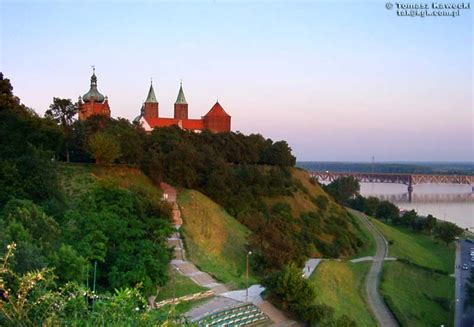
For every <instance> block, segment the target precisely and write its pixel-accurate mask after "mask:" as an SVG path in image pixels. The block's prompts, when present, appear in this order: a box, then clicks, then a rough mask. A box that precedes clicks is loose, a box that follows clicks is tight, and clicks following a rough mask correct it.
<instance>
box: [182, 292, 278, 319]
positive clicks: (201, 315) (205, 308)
mask: <svg viewBox="0 0 474 327" xmlns="http://www.w3.org/2000/svg"><path fill="white" fill-rule="evenodd" d="M186 316H187V317H188V318H189V319H190V320H191V322H192V323H195V324H197V325H198V326H248V325H255V324H259V323H263V322H270V320H269V318H268V317H267V315H265V314H264V313H263V312H262V311H261V310H260V309H259V308H258V307H257V306H255V305H254V304H252V303H242V302H240V301H235V300H232V299H228V298H225V297H221V296H218V297H216V298H214V299H212V300H210V301H208V302H207V303H205V304H203V305H202V306H200V307H198V308H196V309H194V310H191V311H190V312H188V313H187V314H186Z"/></svg>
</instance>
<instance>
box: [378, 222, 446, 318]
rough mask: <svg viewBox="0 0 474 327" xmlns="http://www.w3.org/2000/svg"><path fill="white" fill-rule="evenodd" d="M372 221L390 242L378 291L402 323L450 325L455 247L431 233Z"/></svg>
mask: <svg viewBox="0 0 474 327" xmlns="http://www.w3.org/2000/svg"><path fill="white" fill-rule="evenodd" d="M372 222H373V223H374V224H375V225H376V226H377V228H379V230H380V231H381V232H382V233H383V234H384V236H385V238H386V239H387V240H388V241H389V242H390V241H391V242H390V243H391V245H390V246H389V253H388V254H389V256H392V257H396V258H401V259H403V261H395V262H386V263H385V264H384V269H383V273H382V280H381V285H380V288H381V292H382V295H383V296H384V298H385V300H386V302H387V304H388V305H389V307H390V308H391V310H392V311H393V313H394V314H395V316H396V317H397V318H398V320H399V322H400V323H401V325H402V326H440V325H444V326H452V325H453V319H454V282H455V281H454V278H453V277H451V276H449V274H451V273H452V272H453V270H454V259H455V248H454V246H453V245H451V246H449V247H448V246H446V245H445V244H444V243H443V242H441V241H437V240H435V239H434V238H432V237H431V236H428V235H423V234H419V233H414V232H413V231H411V230H409V229H407V228H403V227H398V226H391V225H387V224H384V223H382V222H380V221H377V220H375V219H372Z"/></svg>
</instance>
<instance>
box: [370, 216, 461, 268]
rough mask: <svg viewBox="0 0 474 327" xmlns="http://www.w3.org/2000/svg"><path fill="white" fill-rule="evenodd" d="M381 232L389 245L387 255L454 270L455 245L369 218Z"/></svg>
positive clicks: (428, 266)
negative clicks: (448, 244) (447, 244)
mask: <svg viewBox="0 0 474 327" xmlns="http://www.w3.org/2000/svg"><path fill="white" fill-rule="evenodd" d="M371 221H372V222H373V223H374V224H375V226H376V227H377V228H378V229H379V230H380V231H381V232H382V234H383V235H384V236H385V238H386V239H387V241H392V242H393V244H391V245H389V251H388V255H389V256H391V257H396V258H404V259H407V260H409V261H411V262H413V263H415V264H418V265H420V266H424V267H427V268H432V269H439V270H442V271H445V272H447V273H450V274H451V273H453V272H454V260H455V247H454V245H450V246H446V244H445V243H443V242H441V241H438V240H436V239H434V238H433V237H431V236H428V235H425V234H420V233H415V232H413V231H411V230H410V229H408V228H404V227H399V226H391V225H387V224H384V223H382V222H380V221H378V220H376V219H371Z"/></svg>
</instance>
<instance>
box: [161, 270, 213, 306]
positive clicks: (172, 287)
mask: <svg viewBox="0 0 474 327" xmlns="http://www.w3.org/2000/svg"><path fill="white" fill-rule="evenodd" d="M169 276H170V279H169V281H168V283H167V284H166V285H165V286H163V287H161V288H160V292H159V293H158V296H157V297H156V301H157V302H159V301H162V300H166V299H172V298H173V297H174V296H175V297H177V298H178V297H181V296H185V295H190V294H195V293H199V292H205V291H208V290H209V289H208V288H205V287H202V286H199V285H197V284H196V283H194V282H193V281H192V280H191V279H190V278H189V277H186V276H183V275H181V274H180V273H178V272H173V271H170V272H169Z"/></svg>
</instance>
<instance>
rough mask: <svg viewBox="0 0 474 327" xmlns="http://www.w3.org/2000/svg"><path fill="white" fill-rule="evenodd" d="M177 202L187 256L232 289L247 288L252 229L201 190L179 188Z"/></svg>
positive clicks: (253, 281)
mask: <svg viewBox="0 0 474 327" xmlns="http://www.w3.org/2000/svg"><path fill="white" fill-rule="evenodd" d="M178 204H179V206H180V208H181V213H182V217H183V227H182V228H183V235H184V242H185V248H186V250H187V257H188V259H189V260H191V261H192V262H193V263H194V264H195V265H196V266H198V267H199V268H200V269H201V270H203V271H205V272H207V273H209V274H211V275H213V276H214V277H215V278H216V279H218V280H220V281H222V282H224V283H226V284H227V286H229V287H230V288H243V287H245V271H246V268H245V266H246V256H247V251H248V250H247V244H248V237H249V235H250V231H249V230H248V229H247V228H246V227H245V226H243V225H242V224H240V223H239V222H238V221H237V220H235V219H234V218H233V217H232V216H230V215H229V214H228V213H227V212H226V211H225V210H224V209H223V208H222V207H221V206H219V205H217V204H216V203H215V202H213V201H212V200H211V199H209V198H208V197H207V196H205V195H203V194H202V193H200V192H198V191H194V190H180V191H179V192H178ZM250 259H251V257H250ZM255 282H256V280H255V278H254V277H253V276H250V279H249V283H250V284H252V283H255Z"/></svg>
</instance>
